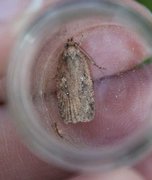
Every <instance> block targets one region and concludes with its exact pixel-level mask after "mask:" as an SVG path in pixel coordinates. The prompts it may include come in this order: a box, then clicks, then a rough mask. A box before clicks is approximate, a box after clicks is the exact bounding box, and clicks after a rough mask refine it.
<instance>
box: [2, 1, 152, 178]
mask: <svg viewBox="0 0 152 180" xmlns="http://www.w3.org/2000/svg"><path fill="white" fill-rule="evenodd" d="M56 2H57V1H56V0H54V2H53V1H50V2H49V1H48V2H47V3H48V4H49V3H52V5H53V3H56ZM1 3H2V4H1ZM29 3H31V1H30V0H28V1H24V0H22V1H17V0H15V1H13V3H12V1H11V0H7V1H5V2H4V1H2V2H0V7H1V8H2V9H7V10H8V11H7V13H6V12H3V11H0V19H1V23H0V102H1V106H0V120H1V124H0V179H2V180H3V179H5V180H19V179H20V180H22V179H23V180H30V179H31V180H39V179H45V180H49V179H51V180H58V179H61V180H62V179H69V178H71V179H73V180H84V179H89V180H92V179H93V180H96V179H97V180H98V179H101V180H109V179H117V180H118V179H121V180H125V179H127V180H142V179H145V180H150V179H152V174H151V173H150V171H151V169H150V166H151V156H149V157H147V158H146V160H143V161H142V162H140V163H139V164H138V165H136V167H132V168H121V169H117V170H115V171H112V172H109V173H104V174H100V173H97V174H80V173H78V172H73V171H68V170H65V169H64V168H59V167H56V166H55V165H54V164H47V163H46V162H44V161H42V160H40V159H39V158H37V157H36V156H35V155H33V154H32V153H31V152H30V151H29V150H28V149H27V148H26V147H25V146H24V145H23V143H22V140H21V139H20V135H19V134H18V133H17V132H16V128H15V127H14V124H13V122H12V119H11V115H10V114H9V113H8V109H7V99H6V94H5V88H6V87H5V77H6V69H7V66H8V58H9V55H10V54H9V53H10V51H11V48H12V46H13V43H14V42H15V38H16V36H17V34H16V31H13V27H14V26H13V25H14V23H16V21H17V20H18V19H19V17H20V16H21V14H22V13H23V10H25V9H26V8H27V7H28V5H29ZM124 3H127V4H129V5H130V6H132V7H134V8H135V9H137V10H139V11H140V12H141V13H143V14H144V15H145V16H149V13H148V12H147V10H145V9H144V8H143V7H141V6H139V5H138V4H136V3H135V2H134V1H132V0H129V1H127V0H124ZM44 6H47V5H46V4H44ZM106 28H107V32H108V35H109V37H110V38H111V41H112V40H113V39H114V38H115V37H116V34H117V33H119V34H120V35H121V38H122V40H123V42H126V41H125V39H126V38H128V37H126V36H125V33H124V30H122V29H118V31H114V28H115V27H111V26H108V27H106ZM95 31H96V30H95ZM114 32H115V33H114ZM97 40H98V33H97V32H96V33H94V35H90V36H89V37H88V39H87V40H86V42H85V43H84V47H86V49H87V48H88V51H91V49H89V48H90V47H91V46H90V42H94V46H95V44H96V50H98V47H99V44H98V43H100V42H99V41H97ZM132 41H133V39H132V38H131V37H130V39H128V51H129V49H130V46H131V44H132V43H130V42H132ZM139 44H140V43H139ZM125 45H126V44H125ZM100 47H101V46H100ZM114 47H115V44H112V45H111V50H112V49H113V48H114ZM136 47H137V46H136ZM102 48H104V49H105V58H106V55H107V54H108V52H109V48H108V49H106V45H105V44H104V45H103V44H102ZM106 51H107V53H106ZM142 51H143V52H142ZM144 51H145V50H144V49H140V53H139V48H136V49H135V52H134V54H133V58H134V60H135V61H136V60H137V59H138V58H139V57H142V55H143V54H144V53H145V52H144ZM118 53H119V52H118ZM92 54H94V52H92ZM98 56H100V54H99V55H98ZM121 56H123V58H124V56H125V57H126V58H127V57H128V53H126V54H120V55H119V57H120V58H121ZM94 58H96V57H94ZM112 58H113V57H112ZM97 61H98V60H97ZM94 128H95V127H94Z"/></svg>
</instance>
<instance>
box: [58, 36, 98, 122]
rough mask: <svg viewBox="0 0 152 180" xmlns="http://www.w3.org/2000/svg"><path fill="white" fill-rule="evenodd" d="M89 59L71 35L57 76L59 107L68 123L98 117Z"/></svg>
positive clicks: (87, 120) (86, 120)
mask: <svg viewBox="0 0 152 180" xmlns="http://www.w3.org/2000/svg"><path fill="white" fill-rule="evenodd" d="M90 61H92V60H91V59H90V58H89V56H88V55H87V54H86V53H85V52H84V51H83V50H82V49H81V48H80V46H79V45H78V44H77V43H76V42H74V40H73V39H72V38H71V39H69V40H68V41H67V43H66V45H65V48H64V50H63V52H62V54H61V56H60V59H59V63H58V67H57V75H56V88H57V101H58V107H59V112H60V115H61V117H62V119H63V121H64V123H65V124H68V123H78V122H89V121H91V120H93V118H94V116H95V100H94V90H93V81H92V79H91V73H90Z"/></svg>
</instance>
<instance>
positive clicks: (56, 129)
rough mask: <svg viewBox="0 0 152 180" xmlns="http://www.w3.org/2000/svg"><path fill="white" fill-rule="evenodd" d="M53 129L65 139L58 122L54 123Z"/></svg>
mask: <svg viewBox="0 0 152 180" xmlns="http://www.w3.org/2000/svg"><path fill="white" fill-rule="evenodd" d="M53 129H54V131H55V132H56V134H57V135H58V136H59V137H60V138H62V139H63V135H62V134H61V130H60V129H59V128H58V125H57V123H56V122H55V123H54V124H53Z"/></svg>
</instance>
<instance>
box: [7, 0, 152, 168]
mask: <svg viewBox="0 0 152 180" xmlns="http://www.w3.org/2000/svg"><path fill="white" fill-rule="evenodd" d="M107 25H108V26H111V27H114V26H115V25H119V28H120V29H121V28H122V29H124V31H125V34H127V36H132V38H134V39H140V42H142V45H141V47H140V48H141V49H142V48H144V49H145V53H144V54H142V55H141V56H139V57H136V61H134V60H132V59H131V63H130V64H129V65H128V60H126V59H125V58H119V56H118V55H117V53H116V52H118V51H116V52H114V54H113V58H110V59H109V58H108V57H106V59H105V58H104V57H103V55H102V54H104V49H102V48H101V49H99V48H98V49H99V50H98V51H97V52H96V48H94V46H93V47H91V46H89V47H88V46H87V45H86V44H87V40H88V37H92V36H93V37H95V36H94V30H96V29H98V30H99V31H98V32H99V33H101V37H103V36H102V35H103V34H104V33H106V32H107V31H108V29H106V27H107ZM101 27H102V29H100V28H101ZM117 28H118V27H117ZM117 28H116V29H117ZM114 29H115V27H114V28H113V31H114ZM73 31H74V33H73ZM114 33H115V32H114ZM119 36H120V34H118V33H116V37H117V38H116V39H115V41H114V43H115V44H116V46H119V47H118V50H119V52H121V53H124V51H125V48H124V47H122V46H121V42H119ZM71 37H73V38H74V41H76V42H77V43H78V44H79V46H80V47H83V49H84V50H85V52H87V54H89V55H90V56H91V57H92V59H93V60H94V61H95V62H96V63H97V64H98V65H99V66H102V67H104V69H98V68H97V67H95V66H94V65H93V64H90V71H91V73H92V77H91V78H92V81H93V84H94V94H95V107H96V114H95V118H94V119H93V120H92V121H90V122H87V123H77V124H65V123H64V122H63V120H62V118H61V116H60V114H59V112H58V105H57V101H58V100H57V97H56V91H57V89H56V73H57V66H58V63H59V59H61V58H62V52H63V50H64V48H65V43H66V42H67V39H69V38H71ZM96 40H97V39H96ZM108 41H109V39H106V43H107V42H108ZM98 43H100V41H99V42H98ZM102 43H103V44H105V41H104V40H103V41H102ZM111 43H112V42H110V44H111ZM110 44H109V47H108V48H109V54H110V53H112V52H111V51H110ZM134 46H135V45H132V46H131V47H132V51H134V48H135V47H134ZM140 48H139V54H140ZM93 50H94V51H93ZM92 51H93V52H92ZM97 53H99V54H100V53H101V54H100V55H99V56H98V57H99V58H98V59H96V57H97V55H96V54H97ZM151 54H152V22H151V21H150V20H149V19H148V18H146V17H143V16H141V15H140V14H139V13H138V12H135V10H134V9H131V8H130V7H128V6H127V5H126V4H125V5H124V4H123V3H121V1H113V0H112V1H110V0H106V1H103V0H93V1H88V0H81V1H70V2H64V3H63V4H61V3H60V4H58V5H57V6H56V7H50V8H48V9H47V10H45V12H43V13H42V14H41V15H39V17H37V18H36V19H34V21H33V22H32V23H30V24H29V25H28V26H27V28H26V30H25V31H24V32H22V33H21V35H20V37H19V38H18V41H17V43H16V47H15V49H14V51H13V53H12V56H11V60H10V64H9V70H8V78H7V82H8V83H7V90H8V101H9V108H10V113H11V114H12V116H13V119H14V121H15V123H16V126H17V128H18V129H19V131H20V132H21V134H22V136H23V139H24V141H25V142H26V144H27V145H28V146H29V148H30V149H31V150H32V151H33V152H34V153H35V154H37V155H38V156H40V157H41V158H43V159H45V160H46V161H47V162H50V163H56V164H58V165H60V166H63V167H66V168H69V169H74V170H85V171H87V170H89V171H90V170H103V169H111V168H114V167H117V166H121V165H124V164H132V163H135V162H136V161H137V160H139V159H140V158H141V157H143V156H144V155H145V154H146V153H148V152H149V151H150V150H151V139H152V138H151V137H152V133H151V132H152V131H151V130H152V117H151V115H152V96H151V92H152V91H151V88H152V78H151V69H152V67H151ZM102 57H103V58H102ZM125 62H126V65H125V66H124V65H123V66H122V64H125Z"/></svg>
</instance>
